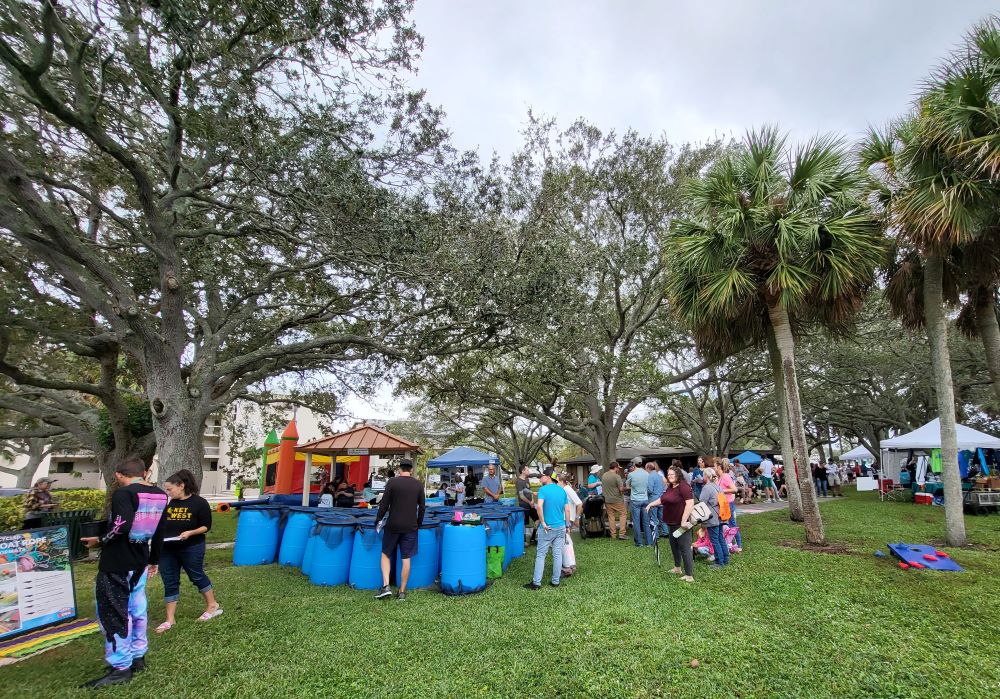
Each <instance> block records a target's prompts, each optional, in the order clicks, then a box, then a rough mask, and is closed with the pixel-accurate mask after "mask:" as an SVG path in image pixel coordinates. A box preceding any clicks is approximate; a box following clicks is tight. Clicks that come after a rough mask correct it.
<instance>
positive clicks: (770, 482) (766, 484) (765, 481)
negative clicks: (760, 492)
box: [760, 476, 774, 488]
mask: <svg viewBox="0 0 1000 699" xmlns="http://www.w3.org/2000/svg"><path fill="white" fill-rule="evenodd" d="M760 487H761V488H773V487H774V479H773V478H768V477H767V476H761V477H760Z"/></svg>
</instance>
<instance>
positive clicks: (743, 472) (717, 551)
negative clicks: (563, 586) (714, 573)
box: [515, 456, 778, 590]
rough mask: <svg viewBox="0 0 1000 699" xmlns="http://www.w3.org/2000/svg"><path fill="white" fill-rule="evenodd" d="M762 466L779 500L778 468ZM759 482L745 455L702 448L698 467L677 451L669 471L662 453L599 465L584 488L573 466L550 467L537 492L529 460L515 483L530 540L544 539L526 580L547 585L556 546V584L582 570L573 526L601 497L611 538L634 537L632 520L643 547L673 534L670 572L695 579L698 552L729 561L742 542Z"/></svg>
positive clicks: (713, 560)
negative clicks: (743, 508) (740, 507)
mask: <svg viewBox="0 0 1000 699" xmlns="http://www.w3.org/2000/svg"><path fill="white" fill-rule="evenodd" d="M771 468H773V464H772V466H771ZM602 471H603V472H602ZM758 473H768V475H767V476H763V475H762V476H761V477H760V479H758V480H757V481H756V482H758V483H762V484H763V485H762V486H761V487H762V488H765V489H767V492H768V495H769V498H770V499H772V500H776V499H777V498H778V491H777V489H776V487H775V485H774V482H773V472H769V471H768V469H767V468H764V469H763V470H762V469H759V468H758ZM754 482H755V479H754V478H753V476H752V475H751V473H750V471H749V470H748V469H747V467H746V466H744V465H743V464H741V463H740V462H739V460H734V461H733V462H730V461H729V459H725V458H717V457H711V456H703V457H700V458H699V459H698V463H697V465H696V466H695V467H694V468H690V469H685V468H684V467H683V465H682V464H681V462H680V461H679V460H677V459H674V460H673V462H672V464H671V465H670V467H669V468H668V469H666V471H664V470H663V469H661V467H660V465H659V464H658V463H656V462H655V461H649V462H647V463H645V464H644V463H643V462H642V459H640V458H636V459H633V460H632V462H630V463H629V465H628V466H627V467H622V465H621V464H620V463H618V462H617V461H614V462H612V463H611V464H610V465H609V466H608V468H607V469H601V467H600V466H596V465H595V466H593V467H592V468H591V469H590V473H589V474H588V477H587V480H586V483H583V484H581V485H580V486H579V487H578V488H577V487H574V483H573V479H572V477H571V476H570V475H569V474H568V473H560V474H558V475H555V474H554V470H553V469H546V471H545V472H544V473H543V474H542V477H541V483H542V485H541V488H540V489H539V490H538V492H537V493H533V492H532V489H531V485H530V480H529V477H528V468H527V467H526V466H525V467H522V468H521V470H520V472H519V474H518V478H517V481H516V485H515V491H516V494H517V500H518V504H519V505H520V506H521V508H522V509H523V511H524V518H525V527H526V533H530V539H529V541H528V545H529V546H530V545H533V544H537V546H538V548H537V549H536V552H535V566H534V574H533V577H532V580H531V582H529V583H527V584H526V585H525V587H526V588H528V589H531V590H537V589H539V588H540V587H541V584H542V578H543V574H544V569H545V565H546V560H547V558H548V556H549V553H550V552H551V557H552V574H551V578H550V581H549V582H550V584H551V585H553V586H558V585H559V584H560V581H561V579H562V577H565V576H566V575H569V574H572V573H573V572H575V569H576V568H575V566H576V560H575V552H574V551H573V543H572V536H571V533H572V532H573V530H574V529H575V528H578V527H580V526H582V525H581V514H582V513H583V512H584V510H585V508H587V507H588V506H590V507H593V505H594V504H595V503H599V505H598V508H597V509H596V510H595V512H597V513H599V516H600V517H601V518H602V520H603V525H604V527H605V532H604V533H606V534H607V535H608V536H610V537H611V538H612V539H615V540H620V541H628V540H629V538H630V537H629V533H628V530H629V528H631V530H632V536H631V540H632V542H633V545H634V546H636V547H639V548H643V547H647V546H651V545H653V543H654V537H655V538H665V539H667V540H668V541H669V546H670V551H671V555H672V557H673V562H674V567H673V568H672V569H671V572H672V573H675V574H678V575H680V576H681V580H683V581H685V582H691V581H693V580H694V558H695V556H696V555H697V554H701V555H705V556H706V557H707V558H708V560H709V563H711V564H712V565H713V566H717V567H724V566H726V565H728V564H729V562H730V554H731V553H740V552H741V551H742V550H743V536H742V532H741V531H740V528H739V525H738V524H737V512H736V507H737V503H741V504H742V503H746V502H749V501H750V499H751V498H752V496H753V493H752V491H751V488H752V487H753V488H756V487H757V486H756V485H753V486H752V485H751V484H752V483H754ZM696 503H700V504H701V505H702V507H701V508H700V509H699V510H698V512H699V513H700V514H701V516H700V517H695V516H693V513H694V512H695V510H696V507H695V506H696ZM588 531H590V530H589V529H588ZM696 535H697V537H696ZM570 557H572V558H570ZM568 559H569V560H571V562H570V563H568V562H567V560H568Z"/></svg>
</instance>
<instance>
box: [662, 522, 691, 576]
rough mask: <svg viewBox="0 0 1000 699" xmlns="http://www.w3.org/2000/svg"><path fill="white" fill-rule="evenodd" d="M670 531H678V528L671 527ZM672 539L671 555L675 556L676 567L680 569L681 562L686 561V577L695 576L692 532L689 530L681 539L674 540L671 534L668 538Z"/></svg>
mask: <svg viewBox="0 0 1000 699" xmlns="http://www.w3.org/2000/svg"><path fill="white" fill-rule="evenodd" d="M669 528H670V529H676V527H669ZM667 538H668V539H670V553H672V554H673V555H674V567H675V568H680V567H681V561H682V560H683V561H684V575H694V553H693V552H692V550H691V530H690V529H688V530H687V531H685V532H684V533H683V534H681V535H680V536H679V537H677V538H674V536H673V535H672V534H671V535H670V536H668V537H667Z"/></svg>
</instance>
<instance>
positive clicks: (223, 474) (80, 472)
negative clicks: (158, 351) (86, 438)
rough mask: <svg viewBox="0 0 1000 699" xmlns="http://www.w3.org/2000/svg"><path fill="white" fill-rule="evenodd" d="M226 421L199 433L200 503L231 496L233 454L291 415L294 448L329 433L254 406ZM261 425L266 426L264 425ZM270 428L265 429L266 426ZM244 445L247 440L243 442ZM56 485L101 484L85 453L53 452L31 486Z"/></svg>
mask: <svg viewBox="0 0 1000 699" xmlns="http://www.w3.org/2000/svg"><path fill="white" fill-rule="evenodd" d="M232 408H233V417H232V421H231V422H228V421H226V420H223V419H222V416H220V415H213V416H211V417H209V418H208V419H207V420H206V421H205V429H204V432H203V433H202V461H201V468H202V474H203V478H202V486H201V487H202V494H203V495H205V496H206V497H211V496H225V495H231V494H232V491H233V480H232V475H231V474H230V473H229V472H227V470H226V469H227V467H228V466H229V465H230V464H232V463H234V462H235V461H236V460H237V459H239V458H240V457H239V453H240V452H241V451H242V450H244V449H246V448H247V447H249V446H261V445H263V443H264V437H265V436H267V433H268V432H269V431H270V430H272V429H274V430H277V432H278V434H279V435H280V434H281V432H282V430H284V428H285V425H286V424H287V423H288V420H290V419H291V418H292V416H293V414H294V416H295V422H296V425H297V427H298V430H299V443H300V444H302V443H305V442H308V441H310V440H313V439H318V438H320V437H322V436H323V435H324V434H325V433H326V432H328V431H329V430H328V429H326V430H324V428H323V427H322V426H321V424H320V419H319V416H317V415H315V414H314V413H313V412H312V411H311V410H308V409H307V408H301V407H300V408H297V409H295V408H293V407H292V406H275V408H276V410H275V409H273V408H272V409H271V410H269V411H268V412H269V415H268V417H267V418H265V416H264V414H263V412H264V411H262V410H261V408H260V406H258V405H257V404H256V403H251V402H249V401H238V402H237V403H235V404H234V405H233V406H232ZM265 422H267V423H268V424H266V425H265ZM272 422H273V423H274V424H271V423H272ZM239 434H243V435H248V436H249V435H256V439H255V441H254V442H253V443H252V444H249V443H240V437H239V436H238V435H239ZM248 441H249V437H248ZM26 462H27V457H25V456H18V457H17V458H15V459H14V460H13V461H4V460H3V457H2V456H0V465H2V466H7V467H10V468H15V469H17V468H20V467H23V466H24V464H25V463H26ZM158 466H159V464H158V462H157V460H156V458H155V457H154V459H153V471H154V474H156V472H157V469H158ZM43 477H49V478H55V479H57V482H56V485H55V487H56V488H104V479H103V478H102V477H101V473H100V471H99V470H98V468H97V463H96V462H95V461H94V455H93V454H92V453H91V452H88V451H86V450H81V449H77V450H71V451H54V452H52V453H51V454H49V456H47V457H46V458H45V460H44V461H43V462H42V464H41V465H40V466H39V468H38V471H37V472H36V473H35V476H34V478H33V479H32V481H34V480H36V479H38V478H43ZM16 481H17V477H16V476H14V475H10V474H7V473H0V488H11V487H14V485H15V483H16Z"/></svg>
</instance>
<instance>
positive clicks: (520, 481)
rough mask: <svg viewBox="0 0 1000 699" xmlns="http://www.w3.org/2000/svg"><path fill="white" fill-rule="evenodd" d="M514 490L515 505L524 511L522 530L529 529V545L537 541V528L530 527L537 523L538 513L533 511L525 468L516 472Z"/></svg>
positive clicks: (533, 500) (532, 497)
mask: <svg viewBox="0 0 1000 699" xmlns="http://www.w3.org/2000/svg"><path fill="white" fill-rule="evenodd" d="M514 489H515V490H516V491H517V504H518V505H520V506H521V509H522V510H523V511H524V528H525V529H526V530H527V529H529V528H530V529H531V539H529V540H528V544H529V545H531V544H534V543H535V542H536V541H538V527H531V523H532V522H537V521H538V511H537V510H535V498H534V494H533V493H532V492H531V481H529V480H528V467H527V466H522V467H521V468H520V469H519V470H518V472H517V480H516V481H515V482H514Z"/></svg>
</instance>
